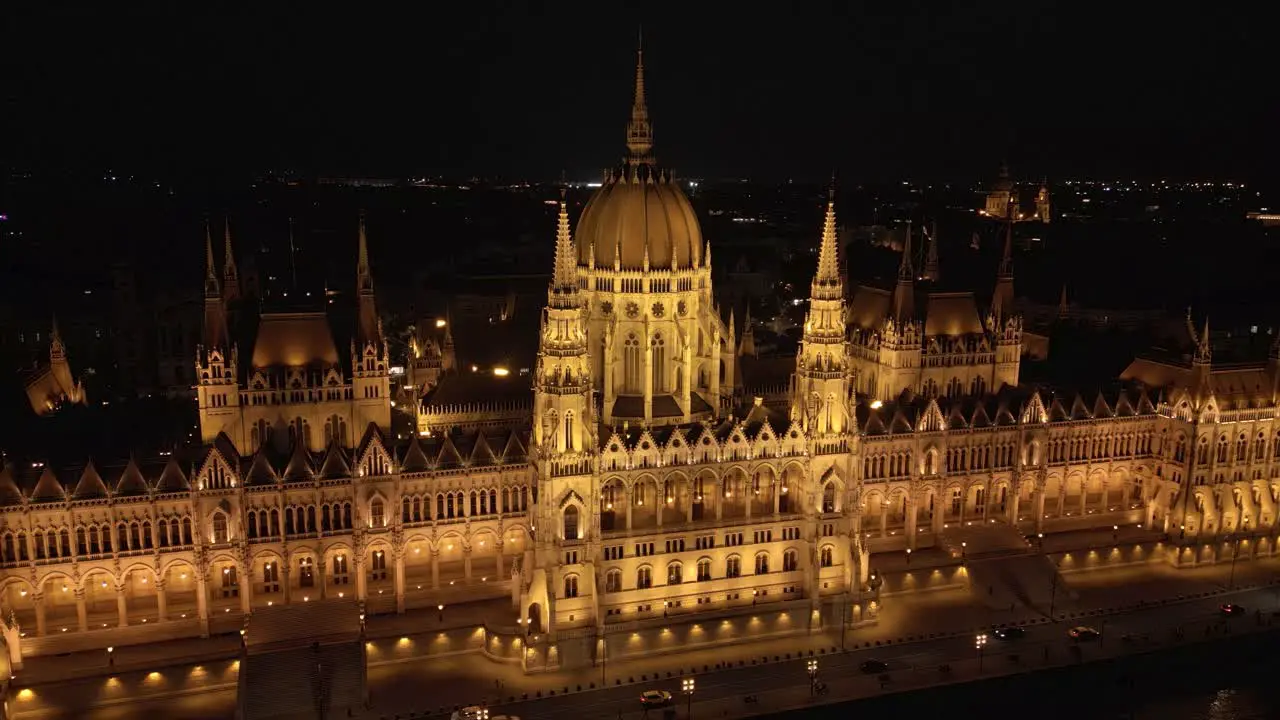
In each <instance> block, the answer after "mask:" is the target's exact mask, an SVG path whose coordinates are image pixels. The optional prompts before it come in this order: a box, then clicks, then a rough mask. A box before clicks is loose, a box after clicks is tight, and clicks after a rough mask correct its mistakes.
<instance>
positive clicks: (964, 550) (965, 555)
mask: <svg viewBox="0 0 1280 720" xmlns="http://www.w3.org/2000/svg"><path fill="white" fill-rule="evenodd" d="M968 559H969V543H968V541H962V542H961V543H960V562H965V561H967V560H968Z"/></svg>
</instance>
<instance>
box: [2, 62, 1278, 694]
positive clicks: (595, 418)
mask: <svg viewBox="0 0 1280 720" xmlns="http://www.w3.org/2000/svg"><path fill="white" fill-rule="evenodd" d="M642 72H643V71H642V70H641V69H639V68H638V70H637V78H636V95H635V104H634V107H633V109H632V118H631V122H630V124H629V126H628V133H627V144H628V151H629V152H628V156H627V158H626V160H625V161H624V164H623V167H622V168H621V169H620V170H618V171H617V172H615V173H613V174H611V175H610V176H609V178H608V181H607V182H606V183H605V184H604V186H603V187H602V188H601V189H600V190H599V191H598V192H597V194H596V196H595V197H594V198H593V199H592V200H591V202H590V203H589V204H588V205H587V206H586V208H585V209H584V210H583V213H582V218H580V220H579V222H578V225H577V233H576V236H575V233H574V232H573V231H572V227H571V223H570V218H569V215H568V209H567V207H565V206H564V205H562V206H561V210H560V214H559V218H558V226H557V228H556V232H555V263H554V268H553V277H552V281H551V283H550V286H549V288H548V297H547V305H546V308H545V312H544V316H543V318H542V325H541V332H540V336H539V357H538V362H537V366H536V368H535V371H534V378H533V384H534V392H533V398H532V413H531V417H528V416H526V419H525V423H524V427H525V428H527V430H526V429H521V430H518V431H510V430H500V429H486V428H485V427H484V426H481V425H478V426H476V427H472V428H468V429H464V430H463V431H461V432H453V433H432V434H431V436H429V437H428V436H426V435H425V434H423V433H419V434H418V435H415V436H414V437H412V438H411V439H410V440H409V441H407V442H394V441H393V440H392V439H391V435H390V432H389V425H390V417H391V397H390V395H389V391H388V388H389V364H390V363H389V358H388V357H387V347H386V342H385V339H384V337H383V334H382V328H381V326H380V324H379V323H378V320H377V314H376V311H375V304H374V292H373V277H372V273H371V272H370V268H369V258H368V253H367V249H366V244H365V236H364V231H363V223H362V224H361V228H360V232H359V237H358V253H357V278H356V280H357V291H358V292H357V303H358V307H357V309H358V313H357V327H356V328H355V333H354V338H355V339H354V341H353V343H352V348H351V370H350V371H346V372H344V370H343V369H342V366H341V363H339V362H338V355H337V352H336V349H335V345H334V342H333V340H332V335H331V334H330V332H329V328H328V325H327V324H325V323H326V322H327V321H325V319H324V316H317V317H313V316H307V315H302V316H299V315H288V316H282V315H274V316H273V315H266V316H264V317H263V319H262V322H261V323H260V326H259V331H258V337H257V340H256V342H255V347H254V349H253V353H252V357H251V359H250V360H249V362H247V363H243V364H242V363H241V362H240V356H239V352H238V348H237V347H236V345H235V344H234V343H233V342H232V341H231V339H230V334H229V333H228V331H227V323H226V313H225V305H224V302H225V300H224V298H225V294H224V292H223V287H222V284H220V283H219V281H218V278H217V274H216V273H215V272H214V270H213V263H212V248H211V245H209V247H207V250H208V253H207V254H208V262H209V268H210V269H209V272H208V274H207V276H206V280H205V290H206V293H205V295H206V302H205V310H206V314H205V335H204V343H203V345H202V347H201V348H200V350H199V357H198V359H197V361H196V367H197V370H198V377H199V378H200V380H199V386H198V392H199V408H200V425H201V427H200V437H201V438H202V439H203V441H204V442H203V444H202V445H200V446H199V447H194V448H191V449H189V450H186V451H178V452H176V453H175V454H173V455H169V456H166V457H161V458H157V459H154V460H148V459H135V460H131V461H130V462H128V464H127V465H123V466H121V467H113V468H108V467H98V466H96V465H94V464H93V463H88V464H86V465H84V466H82V467H78V468H74V469H63V468H51V467H44V466H43V465H41V464H40V463H32V464H31V466H30V467H12V466H7V467H5V468H4V470H3V473H2V474H0V502H2V503H3V510H2V511H0V561H2V566H3V580H0V597H2V598H3V604H4V610H5V615H6V616H7V617H9V618H10V619H11V620H12V621H13V623H16V624H14V625H12V626H11V627H15V628H20V632H21V633H23V634H24V637H23V638H22V639H21V641H20V642H21V647H22V651H23V653H26V654H33V653H34V654H48V653H57V652H64V651H69V650H74V649H83V648H87V647H105V646H108V645H120V644H125V643H132V642H151V641H156V640H161V639H166V638H176V637H189V636H198V635H207V634H209V633H211V632H223V631H227V630H232V629H235V628H238V627H239V626H240V624H241V623H242V620H243V616H244V614H245V613H249V612H252V611H253V609H254V608H258V607H265V606H270V605H276V604H281V603H297V602H309V601H313V600H318V599H321V598H333V597H341V598H355V599H357V600H359V601H362V602H364V603H365V607H366V608H367V611H368V612H374V613H376V612H403V611H404V610H406V609H410V608H422V607H436V606H438V605H446V606H452V605H456V604H458V603H462V602H467V601H469V600H476V599H481V598H493V597H510V598H511V601H512V604H513V606H514V609H513V611H512V612H511V613H509V614H508V615H506V617H508V618H513V617H518V618H519V619H520V624H521V625H523V628H521V630H523V631H525V632H527V634H528V635H527V645H526V647H525V655H524V659H523V663H524V665H525V667H527V668H530V669H533V668H536V667H551V666H556V665H562V664H573V663H575V662H581V661H582V658H584V657H585V658H587V661H589V660H590V658H591V657H592V656H593V653H595V652H597V650H596V649H595V646H594V645H593V644H592V643H593V642H594V640H593V638H597V637H604V636H605V634H606V633H607V631H608V629H609V627H610V626H611V625H616V624H617V623H622V622H627V623H631V622H635V621H641V622H645V621H652V622H654V623H660V622H662V621H663V618H666V617H671V616H681V615H698V614H702V615H707V616H714V615H715V614H717V613H724V612H726V611H728V610H730V609H732V608H735V607H739V606H749V605H764V606H766V607H767V606H770V605H771V604H773V603H780V604H782V603H785V605H781V606H785V607H787V608H788V609H792V610H794V609H796V608H797V607H803V608H805V609H807V610H808V611H809V612H810V613H811V614H812V613H813V611H816V610H818V609H819V608H820V607H821V604H822V603H823V602H824V601H825V600H832V599H837V598H838V599H842V600H848V601H849V602H850V603H851V604H854V605H856V606H858V607H859V611H861V607H860V606H861V604H862V603H863V602H864V601H865V600H866V599H867V596H865V595H864V593H865V592H866V591H867V580H868V577H869V574H870V571H871V569H872V568H874V567H875V564H876V553H878V552H890V551H901V550H904V549H907V548H921V547H929V546H933V545H937V544H945V536H946V534H947V532H948V530H949V529H951V528H953V527H959V526H963V525H965V524H971V523H977V522H986V523H991V522H1000V523H1004V524H1007V525H1009V526H1013V527H1016V528H1017V529H1018V530H1019V531H1021V532H1027V533H1032V532H1055V531H1059V530H1076V529H1084V528H1093V527H1109V526H1111V525H1113V524H1122V523H1123V524H1137V523H1142V524H1143V525H1144V526H1146V527H1157V528H1161V527H1162V528H1165V529H1166V530H1167V531H1169V532H1170V535H1171V536H1176V537H1178V538H1180V539H1182V540H1184V541H1185V543H1186V548H1185V549H1182V550H1175V551H1171V553H1170V555H1169V559H1170V560H1171V561H1174V562H1179V563H1182V562H1191V561H1205V560H1214V559H1216V558H1218V557H1222V552H1223V543H1224V542H1225V538H1226V537H1227V535H1226V534H1227V533H1236V534H1237V535H1238V533H1240V532H1244V531H1248V530H1254V531H1260V532H1263V533H1267V532H1273V531H1274V528H1275V527H1276V516H1277V512H1276V508H1277V494H1278V490H1280V403H1278V402H1277V398H1278V396H1280V345H1278V346H1277V347H1276V348H1273V349H1272V351H1271V355H1270V359H1269V360H1268V361H1267V362H1266V363H1265V365H1260V366H1257V367H1250V368H1247V369H1243V368H1241V367H1240V366H1235V365H1233V366H1230V367H1223V368H1214V367H1213V365H1212V351H1211V346H1210V343H1209V334H1208V329H1207V326H1206V328H1205V329H1204V330H1203V331H1201V332H1198V333H1196V332H1191V334H1192V335H1193V337H1194V339H1195V345H1196V347H1197V351H1196V353H1195V355H1194V358H1193V359H1192V361H1191V362H1190V364H1186V365H1180V364H1170V363H1160V362H1155V361H1150V360H1138V361H1135V362H1134V363H1133V365H1132V366H1131V367H1130V368H1129V369H1128V370H1127V371H1126V373H1125V375H1124V377H1123V378H1122V380H1126V381H1135V383H1131V384H1130V385H1129V386H1128V389H1123V390H1117V391H1115V392H1111V393H1106V394H1097V395H1092V396H1075V397H1065V396H1053V395H1050V394H1047V393H1045V392H1042V391H1037V390H1036V389H1035V388H1029V387H1025V386H1022V385H1020V384H1019V380H1018V373H1019V362H1020V359H1019V358H1020V352H1021V340H1020V337H1021V324H1020V321H1019V318H1018V317H1017V315H1016V314H1015V313H1014V312H1013V308H1012V301H1013V266H1012V255H1011V253H1012V247H1011V235H1010V234H1009V233H1008V232H1006V237H1005V250H1004V255H1003V259H1002V261H1001V263H1000V266H999V268H997V273H996V287H995V292H994V293H993V300H992V303H991V306H990V307H989V308H987V309H986V310H985V311H979V309H978V304H977V301H976V300H975V299H974V297H973V295H972V294H968V293H964V294H956V293H947V294H941V293H932V294H931V293H928V292H927V291H926V292H924V293H923V294H921V293H918V292H917V287H916V285H915V283H916V280H917V279H916V275H915V272H914V270H913V268H911V266H910V258H911V256H912V254H911V252H910V248H909V242H908V247H907V248H906V251H905V252H904V254H903V269H902V271H901V272H900V273H899V278H898V284H897V286H896V287H895V289H894V291H893V292H881V291H876V290H874V289H871V288H857V289H854V290H852V291H849V290H848V289H847V281H846V277H845V275H844V272H845V269H844V267H843V265H842V262H841V259H840V252H839V247H838V242H837V239H836V232H835V228H836V218H835V212H836V209H835V207H834V203H833V202H828V203H827V206H826V211H825V216H824V217H823V219H822V224H821V231H820V233H818V234H819V237H820V239H819V243H820V245H819V253H818V264H817V268H816V272H815V274H814V278H813V282H812V286H811V293H810V306H809V310H808V316H807V318H806V320H805V324H804V332H803V339H802V344H801V347H800V350H799V351H798V353H797V356H796V358H795V365H794V372H793V374H792V377H791V381H790V386H789V387H790V389H789V398H788V402H787V403H786V407H785V408H784V409H778V408H777V407H771V406H770V405H766V404H765V403H763V402H761V401H759V400H757V399H754V398H750V397H743V395H742V393H741V391H740V389H739V387H740V383H739V382H737V381H736V378H735V377H734V374H733V365H734V364H733V362H732V358H733V355H734V352H735V349H736V347H737V343H736V338H735V336H734V329H733V322H732V319H729V320H725V319H723V318H722V317H721V315H720V313H719V312H718V310H717V309H716V308H715V307H714V305H713V304H712V301H711V298H712V294H711V286H710V285H711V282H710V272H709V255H710V246H709V244H708V243H707V242H705V241H704V240H703V239H702V237H701V231H700V228H699V226H698V224H697V220H696V217H694V216H693V214H692V211H691V210H689V207H688V201H687V199H686V198H685V197H684V195H683V193H682V191H681V190H680V188H679V186H678V185H677V184H676V183H675V181H674V179H673V178H672V176H671V175H670V174H669V173H667V172H665V171H662V170H659V169H658V167H657V164H656V162H655V161H654V158H653V154H652V147H653V146H652V129H651V126H650V124H649V118H648V112H647V108H646V105H645V97H644V85H643V74H642ZM817 220H818V218H817V217H815V225H817ZM606 240H607V242H606ZM206 244H207V245H208V240H207V239H206ZM224 280H225V276H224ZM1189 332H1190V329H1189ZM744 345H745V343H744ZM414 355H415V359H423V358H425V359H424V360H422V362H421V368H419V370H420V371H421V377H420V378H418V379H415V380H414V382H415V383H416V382H418V380H421V382H422V384H424V385H425V384H428V383H429V382H431V381H430V380H428V377H429V376H431V374H432V373H435V376H434V377H438V374H439V372H441V371H443V369H444V368H443V367H442V365H443V364H444V363H451V364H452V363H456V359H455V358H453V354H452V349H451V348H433V349H427V350H418V351H415V353H414ZM432 355H439V356H440V357H439V358H436V359H432V358H431V357H430V356H432ZM415 372H418V371H415ZM1137 383H1142V384H1143V385H1145V386H1146V387H1148V388H1153V389H1154V388H1159V389H1161V392H1160V394H1158V395H1156V396H1155V397H1153V396H1152V395H1151V394H1148V392H1146V391H1144V390H1141V389H1136V388H1137V387H1138V385H1137ZM1153 392H1154V390H1153ZM1249 542H1251V543H1253V544H1252V546H1251V552H1253V553H1261V554H1270V553H1271V552H1272V551H1273V548H1272V547H1271V542H1272V540H1271V539H1270V536H1267V535H1265V534H1264V535H1262V536H1259V537H1256V538H1251V539H1250V540H1249ZM796 603H799V605H797V604H796ZM494 622H495V624H496V625H500V626H505V625H506V624H507V623H506V622H505V621H504V619H503V618H495V619H494ZM526 623H527V624H526ZM573 643H577V644H578V645H579V646H581V645H583V644H584V643H585V646H586V650H585V654H581V653H577V654H575V653H569V652H561V650H562V648H564V649H567V648H568V647H569V644H573ZM575 658H576V659H575Z"/></svg>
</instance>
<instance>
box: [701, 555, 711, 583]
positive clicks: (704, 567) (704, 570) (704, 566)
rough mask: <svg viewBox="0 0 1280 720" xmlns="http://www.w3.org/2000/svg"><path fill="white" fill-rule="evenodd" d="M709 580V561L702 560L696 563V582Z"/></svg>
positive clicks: (706, 559)
mask: <svg viewBox="0 0 1280 720" xmlns="http://www.w3.org/2000/svg"><path fill="white" fill-rule="evenodd" d="M710 579H711V559H710V558H702V559H701V560H699V561H698V582H703V581H705V580H710Z"/></svg>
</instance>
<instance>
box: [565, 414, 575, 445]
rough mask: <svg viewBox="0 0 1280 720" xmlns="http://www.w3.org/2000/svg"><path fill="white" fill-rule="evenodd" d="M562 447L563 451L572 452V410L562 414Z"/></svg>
mask: <svg viewBox="0 0 1280 720" xmlns="http://www.w3.org/2000/svg"><path fill="white" fill-rule="evenodd" d="M564 449H565V452H573V411H572V410H568V411H566V412H565V414H564Z"/></svg>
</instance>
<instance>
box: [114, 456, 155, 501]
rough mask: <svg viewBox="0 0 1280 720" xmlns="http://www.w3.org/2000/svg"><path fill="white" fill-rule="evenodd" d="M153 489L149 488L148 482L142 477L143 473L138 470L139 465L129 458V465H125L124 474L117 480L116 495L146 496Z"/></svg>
mask: <svg viewBox="0 0 1280 720" xmlns="http://www.w3.org/2000/svg"><path fill="white" fill-rule="evenodd" d="M150 489H151V488H150V487H148V486H147V480H146V478H144V477H143V476H142V471H141V470H140V469H138V463H137V461H136V460H134V459H133V458H129V464H128V465H125V467H124V472H122V473H120V477H119V478H117V479H116V490H115V494H116V495H145V494H146V493H147V492H148V491H149V490H150Z"/></svg>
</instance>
